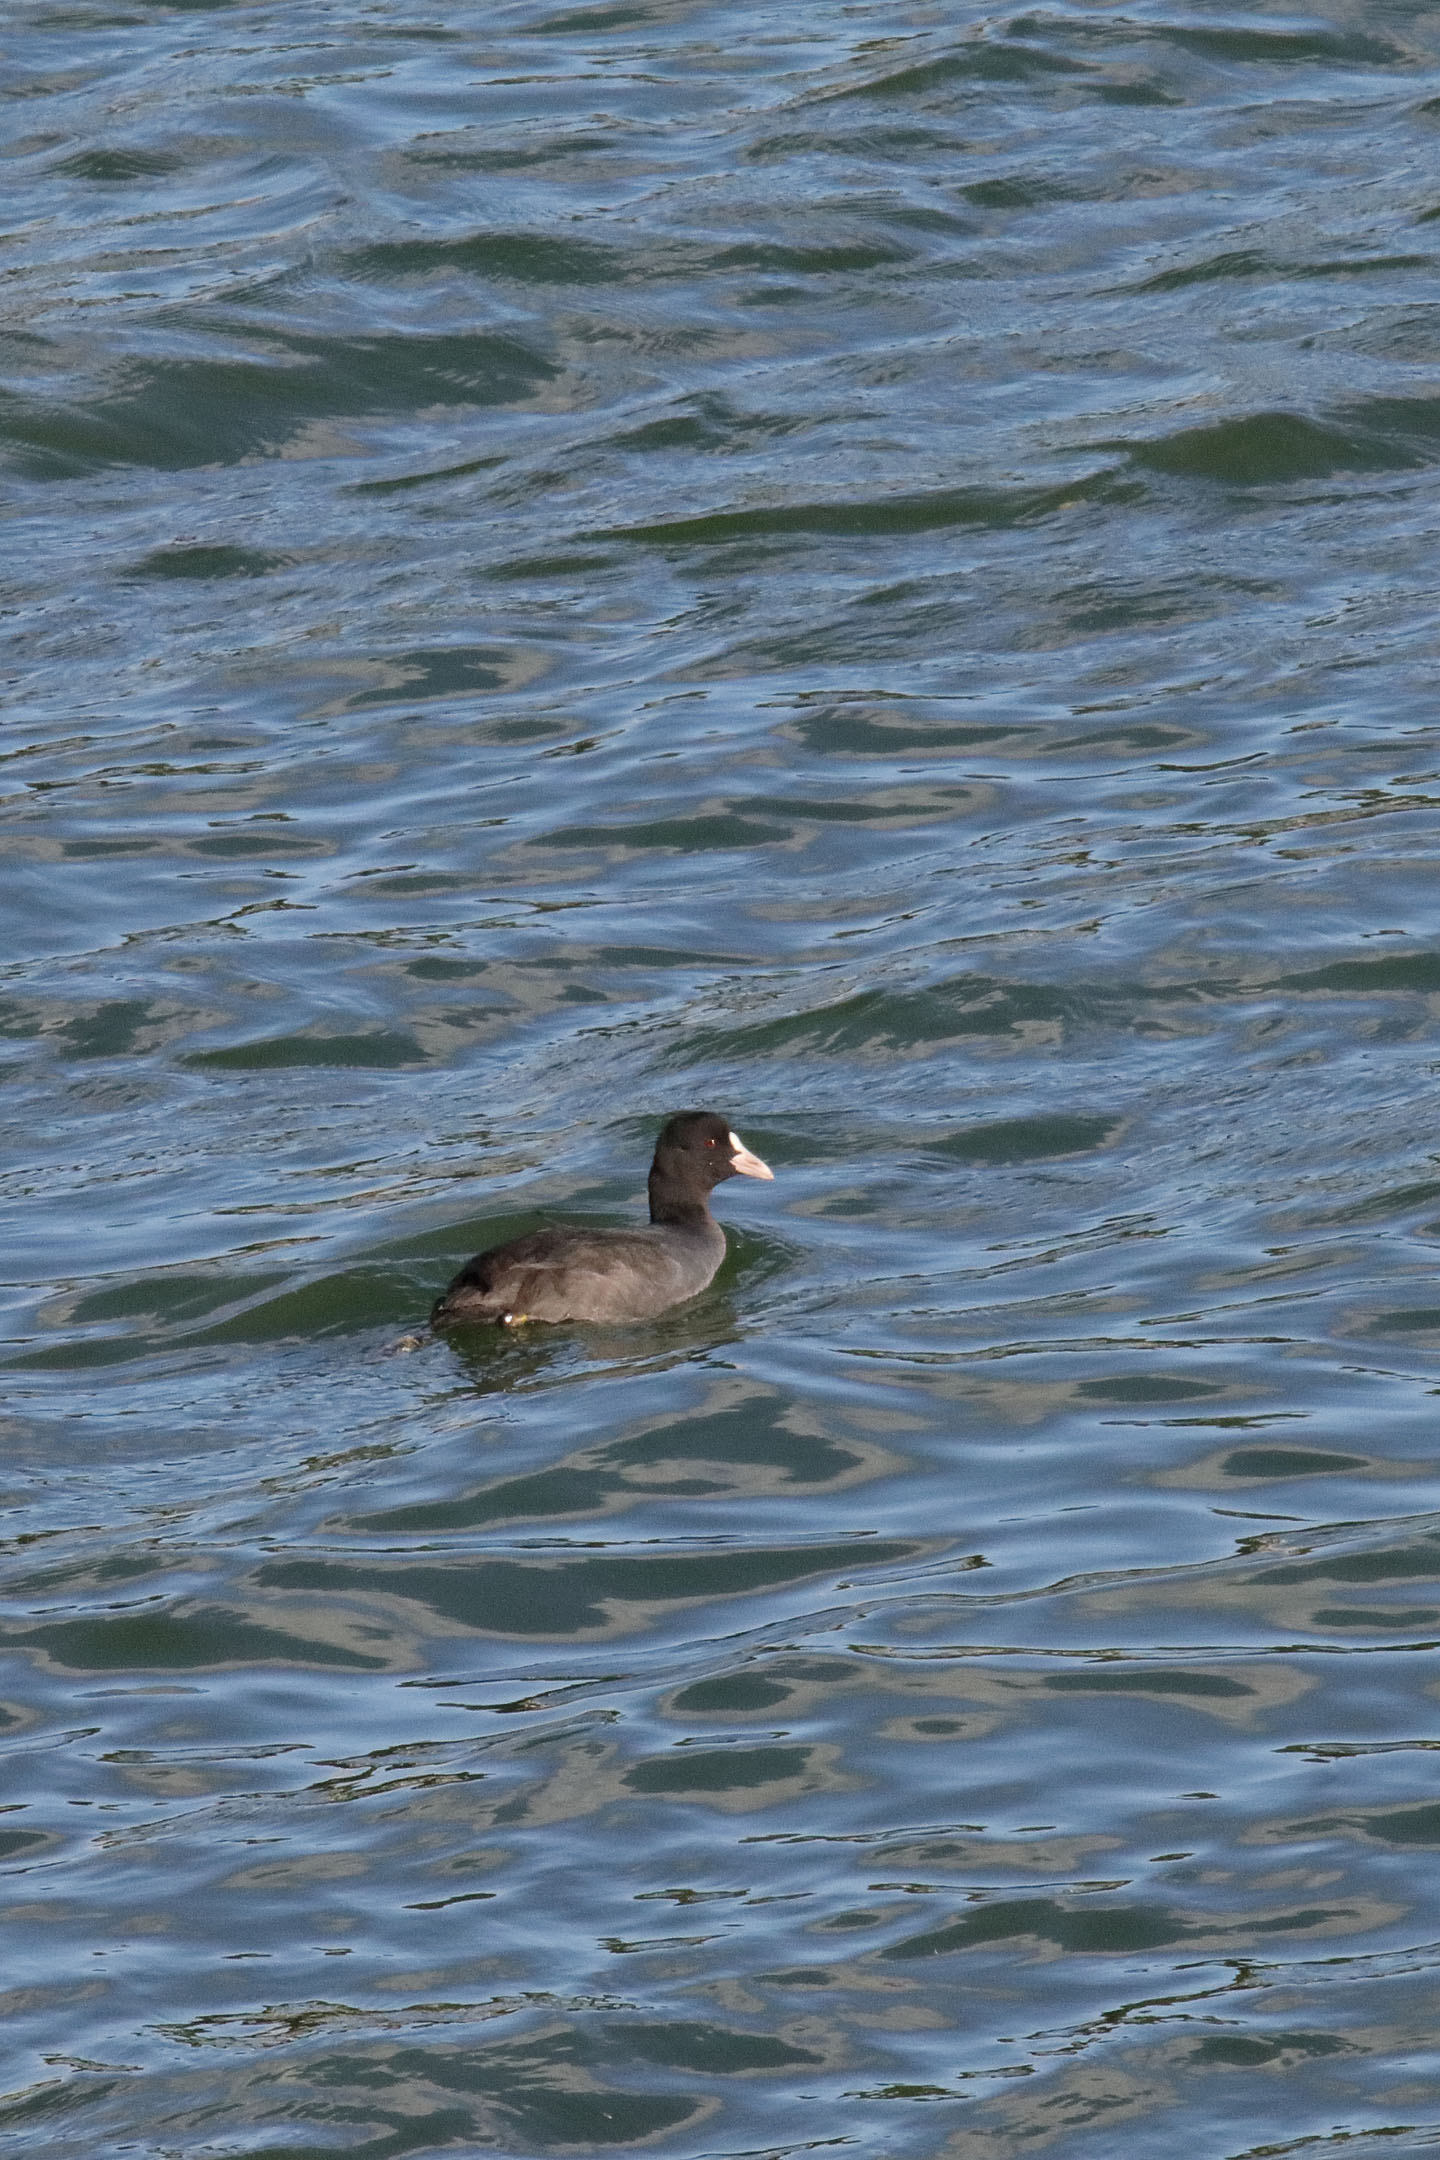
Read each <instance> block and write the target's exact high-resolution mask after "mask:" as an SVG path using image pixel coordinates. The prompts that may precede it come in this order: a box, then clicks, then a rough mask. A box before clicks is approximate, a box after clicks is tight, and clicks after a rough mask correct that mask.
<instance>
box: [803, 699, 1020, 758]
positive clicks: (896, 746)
mask: <svg viewBox="0 0 1440 2160" xmlns="http://www.w3.org/2000/svg"><path fill="white" fill-rule="evenodd" d="M784 732H785V734H786V735H789V736H792V737H794V738H795V739H796V740H797V741H799V742H801V743H802V744H803V745H804V746H805V748H806V749H809V750H814V751H817V752H819V753H820V754H821V755H823V756H826V757H857V758H879V759H888V758H895V757H904V756H905V755H906V754H907V753H911V754H913V753H920V754H921V755H923V756H927V757H944V756H946V755H954V754H957V753H959V752H962V751H979V750H996V749H999V748H1000V747H1002V746H1004V747H1006V748H1007V749H1009V748H1012V747H1013V746H1017V745H1020V744H1023V743H1025V742H1027V741H1029V740H1031V739H1032V738H1033V737H1034V736H1035V734H1036V733H1037V732H1043V730H1037V728H1036V726H1035V725H1034V724H1033V723H1028V724H1027V723H1025V722H1023V721H1015V720H989V721H987V720H966V721H956V720H946V719H944V718H942V717H941V716H940V715H938V714H936V715H934V716H933V717H930V716H923V715H921V714H919V713H914V714H912V713H907V712H906V711H905V710H904V709H903V708H900V709H897V710H893V711H887V710H885V709H884V708H883V707H880V708H875V707H870V708H868V709H867V707H866V706H864V705H863V704H858V703H857V704H850V703H840V702H836V703H831V702H829V701H827V700H821V701H819V702H818V703H817V704H816V705H815V706H814V707H813V708H812V709H808V710H805V711H803V712H802V713H800V714H799V716H798V717H797V718H795V719H793V720H790V721H787V722H786V724H785V729H784Z"/></svg>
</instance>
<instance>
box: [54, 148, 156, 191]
mask: <svg viewBox="0 0 1440 2160" xmlns="http://www.w3.org/2000/svg"><path fill="white" fill-rule="evenodd" d="M184 164H185V159H184V158H183V157H181V156H180V155H179V154H178V153H176V152H174V151H169V150H140V149H119V148H115V149H109V150H77V151H75V152H74V153H73V154H72V155H71V156H69V157H66V158H61V159H60V161H59V163H58V164H57V165H56V167H55V170H56V171H57V172H61V173H64V175H65V177H66V179H67V180H93V181H95V182H96V183H97V184H98V185H100V186H102V187H123V186H126V185H127V184H128V183H129V182H130V181H132V180H159V179H163V178H164V176H165V175H166V174H167V173H172V172H178V171H180V170H181V168H182V167H183V166H184Z"/></svg>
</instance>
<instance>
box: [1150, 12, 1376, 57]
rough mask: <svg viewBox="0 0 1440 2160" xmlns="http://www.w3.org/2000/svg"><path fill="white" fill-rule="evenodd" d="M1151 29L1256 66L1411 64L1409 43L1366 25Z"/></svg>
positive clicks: (1188, 47)
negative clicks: (1378, 33)
mask: <svg viewBox="0 0 1440 2160" xmlns="http://www.w3.org/2000/svg"><path fill="white" fill-rule="evenodd" d="M1146 34H1147V35H1148V36H1149V37H1151V38H1154V39H1156V40H1157V41H1159V42H1160V43H1163V44H1166V45H1178V46H1179V47H1180V48H1181V49H1182V50H1183V51H1185V52H1192V53H1196V54H1198V55H1199V56H1200V57H1201V58H1202V59H1206V60H1215V61H1217V62H1220V63H1221V64H1230V63H1239V64H1240V65H1242V66H1246V67H1253V66H1260V67H1307V66H1308V67H1315V66H1329V67H1334V66H1339V67H1345V68H1352V67H1356V68H1410V67H1413V66H1414V61H1413V58H1412V56H1411V55H1410V54H1409V53H1407V52H1406V50H1405V48H1404V46H1403V45H1396V44H1393V43H1392V42H1391V40H1390V39H1389V38H1385V37H1377V36H1375V35H1374V34H1373V33H1371V32H1366V31H1363V30H1330V29H1312V30H1269V29H1265V30H1260V29H1253V28H1251V27H1250V26H1249V25H1245V26H1243V27H1242V26H1241V25H1240V24H1239V23H1234V24H1231V23H1225V24H1217V25H1216V26H1215V27H1214V28H1213V29H1212V28H1211V27H1210V26H1209V25H1207V24H1202V23H1158V24H1155V25H1153V26H1152V25H1147V28H1146Z"/></svg>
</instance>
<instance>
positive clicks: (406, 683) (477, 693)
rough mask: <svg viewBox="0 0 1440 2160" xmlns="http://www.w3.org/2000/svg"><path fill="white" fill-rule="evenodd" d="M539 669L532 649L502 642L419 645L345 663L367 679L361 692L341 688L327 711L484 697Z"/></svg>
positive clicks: (515, 684) (527, 678) (539, 661)
mask: <svg viewBox="0 0 1440 2160" xmlns="http://www.w3.org/2000/svg"><path fill="white" fill-rule="evenodd" d="M543 667H544V659H543V656H542V655H541V654H540V653H539V652H537V651H536V650H534V649H533V648H526V647H518V646H506V645H435V646H429V647H426V646H418V647H414V648H412V649H411V650H409V651H408V652H395V653H378V654H376V655H375V656H374V657H373V658H370V659H366V660H362V661H349V662H347V663H346V671H347V673H349V674H351V675H355V674H359V675H361V676H362V677H365V678H368V680H367V682H366V687H365V688H364V689H361V690H351V691H345V692H342V693H341V694H340V695H339V696H338V697H337V698H336V699H334V700H333V701H331V702H328V703H327V705H326V708H325V709H326V711H327V712H364V711H367V710H368V709H369V708H370V707H372V706H384V705H425V704H431V703H433V702H435V701H437V700H439V699H443V698H469V697H486V696H489V695H491V694H492V693H494V692H495V691H497V690H507V689H515V688H518V687H519V686H520V685H521V684H522V683H525V682H528V681H530V680H533V678H534V677H535V676H536V675H537V674H539V673H540V672H541V671H542V669H543Z"/></svg>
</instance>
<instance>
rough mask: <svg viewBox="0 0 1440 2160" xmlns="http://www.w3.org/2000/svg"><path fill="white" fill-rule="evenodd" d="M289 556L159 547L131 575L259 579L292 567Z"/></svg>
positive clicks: (243, 549)
mask: <svg viewBox="0 0 1440 2160" xmlns="http://www.w3.org/2000/svg"><path fill="white" fill-rule="evenodd" d="M290 561H291V558H290V557H289V556H287V555H272V554H267V553H266V551H265V550H264V549H263V548H247V547H229V546H226V545H223V544H217V545H215V546H213V547H201V546H198V545H197V546H193V547H182V546H174V547H164V548H155V549H154V550H153V551H152V552H151V553H150V554H149V555H145V556H142V557H141V559H140V561H139V562H137V563H135V564H133V565H132V567H131V569H130V571H129V573H128V574H129V576H131V577H147V578H179V579H186V578H231V577H239V578H256V577H264V576H266V574H267V573H268V572H269V571H271V570H283V569H285V568H287V567H288V565H289V563H290Z"/></svg>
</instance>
